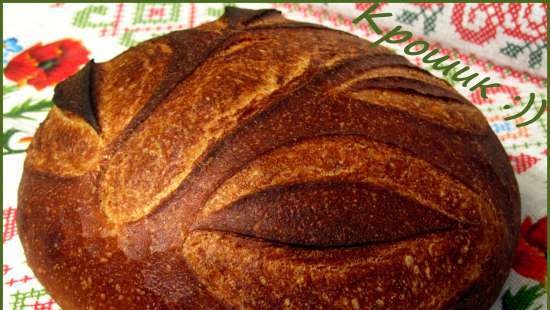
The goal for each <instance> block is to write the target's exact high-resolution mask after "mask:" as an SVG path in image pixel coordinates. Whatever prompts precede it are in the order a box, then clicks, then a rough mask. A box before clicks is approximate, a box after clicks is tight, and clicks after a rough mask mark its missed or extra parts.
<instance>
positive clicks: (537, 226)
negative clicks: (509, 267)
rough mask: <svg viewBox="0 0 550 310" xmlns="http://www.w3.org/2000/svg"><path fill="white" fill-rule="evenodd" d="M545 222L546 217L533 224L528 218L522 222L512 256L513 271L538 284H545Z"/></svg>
mask: <svg viewBox="0 0 550 310" xmlns="http://www.w3.org/2000/svg"><path fill="white" fill-rule="evenodd" d="M546 222H547V217H546V216H545V217H543V218H542V219H540V220H538V221H537V222H536V223H534V224H533V223H532V220H531V218H530V217H526V218H525V220H523V223H522V224H521V228H520V238H519V243H518V247H517V249H516V254H515V256H514V265H513V268H514V270H515V271H516V272H517V273H519V274H521V275H522V276H524V277H527V278H531V279H533V280H536V281H538V282H539V283H545V282H546V267H547V266H546V241H547V238H546V237H547V235H546V232H547V228H546V227H547V226H546Z"/></svg>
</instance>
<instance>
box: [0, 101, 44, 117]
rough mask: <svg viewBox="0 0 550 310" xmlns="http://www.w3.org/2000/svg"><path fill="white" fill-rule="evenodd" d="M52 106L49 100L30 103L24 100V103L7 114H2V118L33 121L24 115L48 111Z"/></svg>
mask: <svg viewBox="0 0 550 310" xmlns="http://www.w3.org/2000/svg"><path fill="white" fill-rule="evenodd" d="M52 104H53V102H52V101H51V100H39V101H32V100H31V99H27V100H25V102H23V103H21V104H18V105H16V106H15V107H13V108H11V109H10V110H9V111H8V112H6V113H4V114H3V115H2V116H3V117H4V118H15V119H30V120H33V118H31V117H29V116H26V115H25V113H29V112H44V111H48V110H49V109H50V107H51V106H52Z"/></svg>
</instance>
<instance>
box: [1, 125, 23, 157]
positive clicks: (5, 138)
mask: <svg viewBox="0 0 550 310" xmlns="http://www.w3.org/2000/svg"><path fill="white" fill-rule="evenodd" d="M18 132H21V130H18V129H15V128H10V129H8V130H6V131H4V132H3V133H2V155H9V154H17V153H23V152H25V150H23V149H18V150H16V149H12V148H11V147H10V140H11V138H12V137H13V135H14V134H16V133H18Z"/></svg>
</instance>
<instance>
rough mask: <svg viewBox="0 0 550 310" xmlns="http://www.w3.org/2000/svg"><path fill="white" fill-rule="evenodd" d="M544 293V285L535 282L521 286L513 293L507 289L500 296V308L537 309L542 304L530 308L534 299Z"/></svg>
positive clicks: (508, 309)
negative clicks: (529, 285)
mask: <svg viewBox="0 0 550 310" xmlns="http://www.w3.org/2000/svg"><path fill="white" fill-rule="evenodd" d="M544 294H545V290H544V286H542V285H540V284H537V285H533V286H531V287H528V286H527V285H524V286H522V287H521V288H520V289H519V290H518V291H517V292H516V294H515V295H512V293H511V292H510V289H508V290H507V291H506V292H505V293H504V295H503V296H502V310H539V309H541V308H542V306H540V305H538V306H537V307H536V308H532V306H533V305H534V303H535V301H536V300H537V299H538V298H539V297H541V296H542V295H544Z"/></svg>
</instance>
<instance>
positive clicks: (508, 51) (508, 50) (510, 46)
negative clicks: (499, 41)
mask: <svg viewBox="0 0 550 310" xmlns="http://www.w3.org/2000/svg"><path fill="white" fill-rule="evenodd" d="M500 52H501V53H503V54H504V55H506V56H510V57H513V58H516V57H517V56H518V55H519V54H520V53H521V52H523V47H522V46H519V45H517V44H514V43H509V42H506V46H505V47H503V48H501V49H500Z"/></svg>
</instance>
